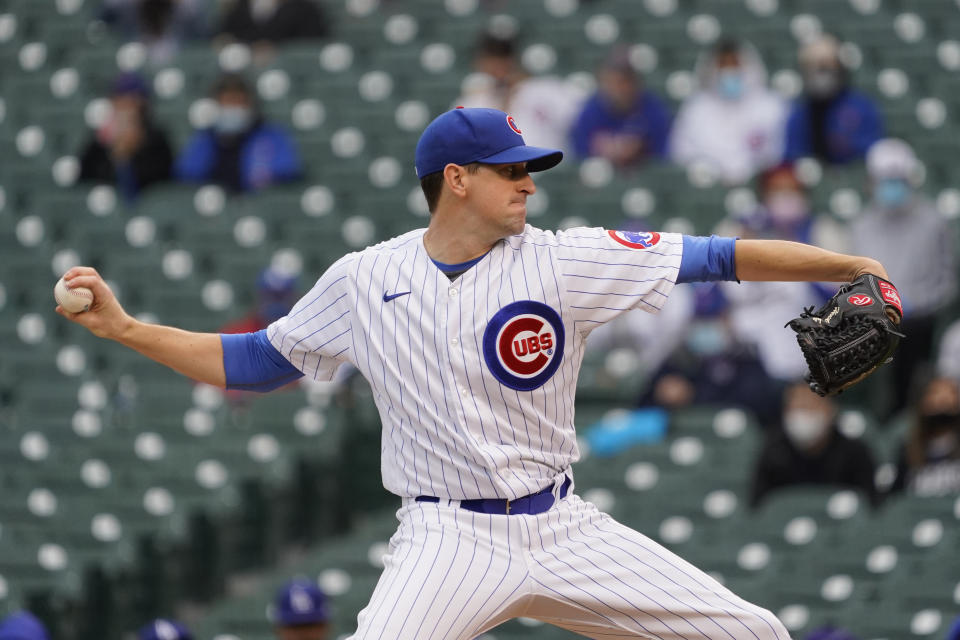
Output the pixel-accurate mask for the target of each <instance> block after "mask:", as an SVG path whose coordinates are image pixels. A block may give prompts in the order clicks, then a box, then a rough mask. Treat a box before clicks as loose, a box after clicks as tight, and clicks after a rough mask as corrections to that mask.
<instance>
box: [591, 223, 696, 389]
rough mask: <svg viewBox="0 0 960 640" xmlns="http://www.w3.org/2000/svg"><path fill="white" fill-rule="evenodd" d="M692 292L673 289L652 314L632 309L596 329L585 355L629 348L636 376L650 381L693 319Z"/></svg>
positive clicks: (685, 288)
mask: <svg viewBox="0 0 960 640" xmlns="http://www.w3.org/2000/svg"><path fill="white" fill-rule="evenodd" d="M620 228H623V227H620ZM694 290H695V288H694V287H676V288H674V290H673V292H672V293H671V294H670V297H669V298H667V301H666V303H664V305H663V308H662V309H660V311H659V312H657V313H656V314H653V313H648V312H646V311H644V310H643V309H634V310H632V311H627V312H626V313H622V314H620V315H619V316H617V317H616V318H614V319H613V320H611V321H610V322H607V323H604V324H602V325H599V326H597V328H596V329H593V330H592V331H591V332H590V335H589V337H588V338H587V349H588V350H589V353H590V354H594V353H598V352H599V353H606V354H608V355H609V353H610V352H612V351H614V350H617V349H629V350H630V352H632V353H633V354H635V356H636V358H637V360H636V370H637V372H638V375H639V376H641V377H642V378H650V377H651V376H652V375H653V374H654V373H656V372H657V371H659V370H660V368H661V367H662V366H663V363H664V362H665V361H666V360H667V358H669V357H670V355H671V354H672V353H673V352H674V350H675V349H676V348H677V347H678V346H680V345H681V344H683V341H684V337H685V336H686V333H687V328H688V327H689V325H690V322H691V320H692V319H693V313H694V304H695V296H694Z"/></svg>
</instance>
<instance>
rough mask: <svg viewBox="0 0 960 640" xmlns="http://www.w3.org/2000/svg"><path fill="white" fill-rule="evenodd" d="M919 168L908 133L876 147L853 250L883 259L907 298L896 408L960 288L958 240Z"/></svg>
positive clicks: (895, 373) (897, 360)
mask: <svg viewBox="0 0 960 640" xmlns="http://www.w3.org/2000/svg"><path fill="white" fill-rule="evenodd" d="M917 168H918V167H917V158H916V156H914V154H913V150H912V149H911V148H910V146H909V145H908V144H907V143H906V142H904V141H902V140H898V139H894V138H888V139H885V140H881V141H880V142H878V143H876V144H875V145H874V146H873V147H871V148H870V151H869V152H868V154H867V173H868V175H869V180H870V195H871V201H870V203H869V204H868V205H867V206H866V208H865V209H864V211H863V213H862V214H861V215H860V216H859V217H858V218H857V219H856V220H854V222H853V223H852V225H851V245H852V246H851V250H852V252H853V253H856V254H859V255H864V256H869V257H871V258H876V259H877V260H879V261H880V262H882V263H883V266H884V267H886V269H887V273H888V274H890V280H891V281H892V282H893V283H894V284H895V285H896V286H897V289H898V291H899V292H900V296H901V298H902V301H903V313H904V318H903V324H902V325H901V326H902V328H903V332H904V333H905V334H906V336H907V338H906V340H905V341H904V344H903V348H901V349H899V350H898V351H897V354H896V356H895V357H894V359H893V365H892V366H893V375H892V378H893V380H892V389H891V396H890V397H891V400H892V407H890V408H889V410H890V413H895V412H897V411H899V410H901V409H903V408H904V407H905V406H906V404H907V394H908V393H909V391H910V387H911V380H912V377H913V375H914V373H915V372H916V371H917V370H918V369H919V368H920V367H922V366H923V365H924V364H926V363H927V362H928V360H929V359H930V358H931V356H932V350H933V336H934V328H935V322H936V315H937V313H938V312H939V311H941V310H942V309H945V308H946V307H947V306H948V305H949V304H950V302H951V301H952V300H953V297H954V295H955V293H956V288H957V271H956V270H957V259H956V251H957V245H958V240H957V237H956V234H955V233H954V232H953V229H952V227H951V226H950V225H949V224H948V222H947V221H946V220H945V219H944V218H943V216H941V215H940V214H939V213H938V212H937V210H936V208H935V207H934V205H933V203H932V202H931V201H930V200H929V199H928V198H926V197H925V196H924V195H922V194H920V193H918V192H916V191H914V189H913V187H912V186H911V182H910V180H911V179H912V178H913V176H914V175H915V172H916V170H917Z"/></svg>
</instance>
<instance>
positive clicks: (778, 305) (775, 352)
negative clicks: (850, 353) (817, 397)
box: [720, 282, 836, 382]
mask: <svg viewBox="0 0 960 640" xmlns="http://www.w3.org/2000/svg"><path fill="white" fill-rule="evenodd" d="M720 287H721V289H722V290H723V293H724V295H725V296H726V297H727V299H728V300H729V301H730V312H729V314H730V327H731V330H732V331H733V335H734V337H735V338H736V340H737V341H738V342H740V343H742V344H745V345H748V346H750V347H752V348H753V349H754V350H755V352H756V354H757V357H758V358H759V359H760V362H762V363H763V369H764V371H766V372H767V374H768V375H770V376H771V377H773V378H775V379H777V380H779V381H781V382H787V381H790V380H795V379H797V378H799V377H801V376H803V375H804V374H805V373H807V363H806V361H805V360H804V359H803V354H802V353H801V352H800V349H799V348H798V347H797V340H796V334H795V333H793V331H791V330H790V329H785V328H784V325H785V324H786V323H787V322H789V321H790V320H792V319H793V318H795V317H797V315H798V314H799V313H800V311H801V310H802V309H803V308H804V307H809V306H810V305H814V306H820V305H821V304H823V303H824V302H826V300H827V299H828V298H829V296H828V295H826V294H825V292H824V291H822V290H821V288H820V286H819V285H817V284H815V283H811V282H743V283H737V282H723V283H721V284H720ZM832 287H833V292H835V291H836V285H832ZM833 292H831V293H830V295H833Z"/></svg>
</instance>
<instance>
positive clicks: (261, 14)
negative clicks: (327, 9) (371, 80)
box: [217, 0, 330, 58]
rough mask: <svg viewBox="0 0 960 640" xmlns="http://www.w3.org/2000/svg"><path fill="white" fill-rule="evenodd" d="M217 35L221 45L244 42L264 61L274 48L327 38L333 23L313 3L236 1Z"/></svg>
mask: <svg viewBox="0 0 960 640" xmlns="http://www.w3.org/2000/svg"><path fill="white" fill-rule="evenodd" d="M217 31H218V34H217V38H218V40H219V41H221V42H223V43H226V42H229V41H239V42H244V43H246V44H249V45H251V46H253V48H254V50H255V52H256V53H257V54H258V56H259V57H260V58H262V57H263V56H264V54H269V53H270V52H271V50H272V48H273V47H275V46H278V45H281V44H284V43H287V42H291V41H294V40H305V39H312V38H322V37H324V36H325V35H327V33H329V31H330V23H329V21H328V19H327V16H326V15H325V14H324V12H323V10H322V8H321V6H320V4H319V3H318V2H315V1H312V0H234V2H233V3H232V4H231V5H230V6H229V7H228V8H227V9H226V11H225V12H224V14H223V17H222V19H221V21H220V25H219V28H218V30H217Z"/></svg>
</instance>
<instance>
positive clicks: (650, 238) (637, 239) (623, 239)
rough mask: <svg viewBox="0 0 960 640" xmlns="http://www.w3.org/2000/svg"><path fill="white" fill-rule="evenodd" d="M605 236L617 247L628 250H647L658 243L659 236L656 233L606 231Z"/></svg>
mask: <svg viewBox="0 0 960 640" xmlns="http://www.w3.org/2000/svg"><path fill="white" fill-rule="evenodd" d="M607 235H608V236H610V239H611V240H613V241H614V242H616V243H617V244H618V245H620V246H623V247H627V248H628V249H649V248H651V247H655V246H656V245H657V243H658V242H660V234H659V233H657V232H656V231H617V230H614V229H608V230H607Z"/></svg>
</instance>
